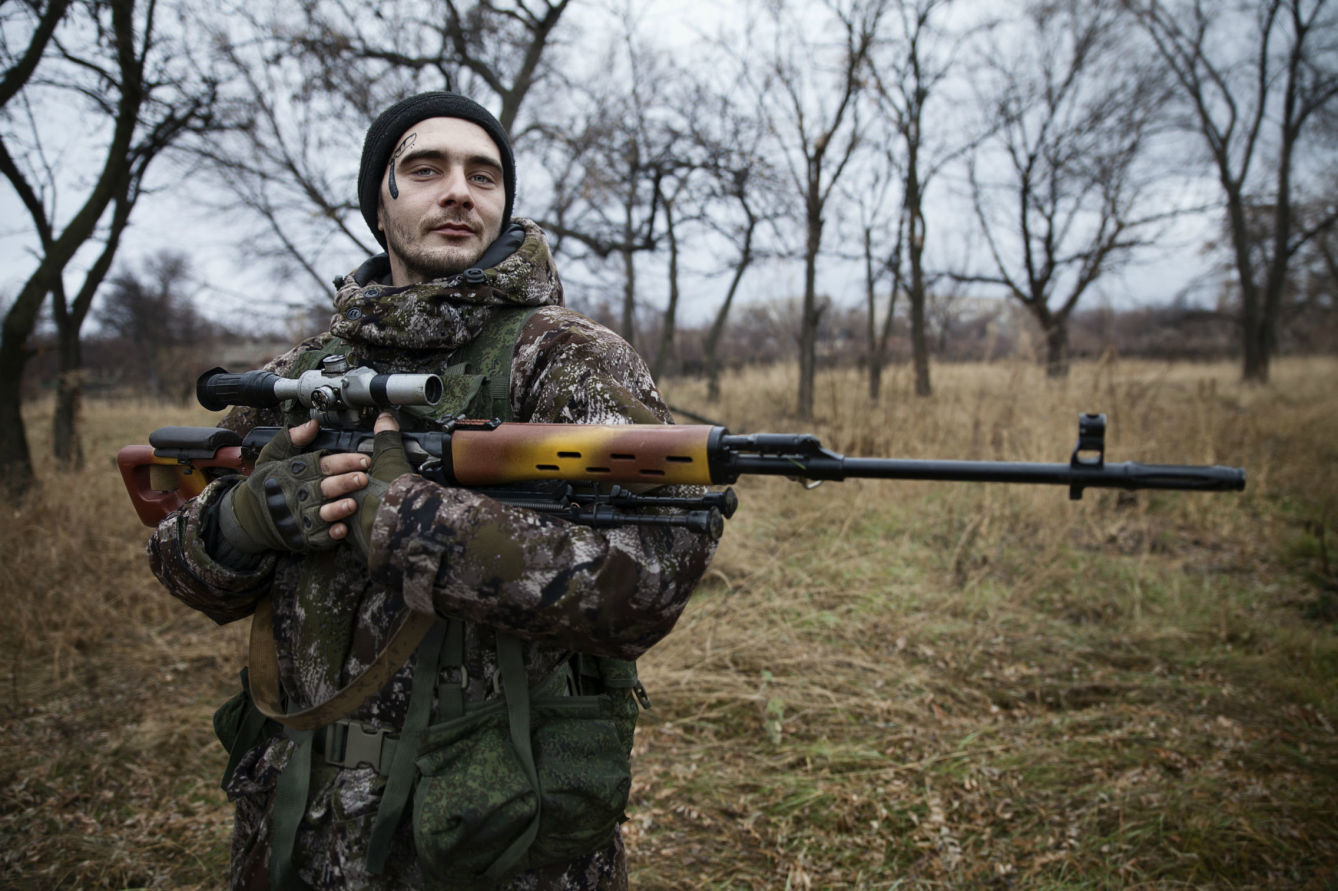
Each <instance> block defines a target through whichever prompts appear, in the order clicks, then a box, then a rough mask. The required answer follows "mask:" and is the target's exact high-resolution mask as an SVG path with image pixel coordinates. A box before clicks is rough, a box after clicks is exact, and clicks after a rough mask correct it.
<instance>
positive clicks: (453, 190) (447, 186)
mask: <svg viewBox="0 0 1338 891" xmlns="http://www.w3.org/2000/svg"><path fill="white" fill-rule="evenodd" d="M437 203H438V204H440V205H442V206H443V207H446V206H449V205H452V204H461V205H464V206H465V207H473V206H474V199H473V195H472V194H471V193H470V191H469V177H468V176H467V175H466V174H465V171H464V169H463V168H460V167H452V168H451V169H450V170H448V171H447V172H446V175H445V176H444V177H443V178H442V183H441V192H440V193H439V194H438V196H437Z"/></svg>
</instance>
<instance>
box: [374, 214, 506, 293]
mask: <svg viewBox="0 0 1338 891" xmlns="http://www.w3.org/2000/svg"><path fill="white" fill-rule="evenodd" d="M385 234H386V249H387V250H389V251H392V252H393V253H394V255H395V256H396V257H398V258H399V260H400V263H401V264H403V266H404V270H405V273H406V274H407V275H408V276H410V277H412V278H414V279H415V280H418V281H432V280H434V279H438V278H444V277H446V276H448V275H455V274H457V273H460V272H464V271H465V270H466V269H469V268H470V267H471V266H473V265H474V264H475V263H477V262H478V260H479V258H480V257H482V256H483V253H484V251H486V250H487V248H488V245H489V244H491V243H492V241H493V240H494V238H495V237H496V235H497V234H498V233H493V237H492V238H489V237H488V233H484V236H483V241H482V243H481V244H478V245H476V246H475V245H469V246H463V245H462V246H460V247H455V246H452V245H437V246H433V247H428V246H426V245H425V244H424V243H423V236H421V235H420V234H419V233H415V232H409V231H407V230H406V229H405V228H402V227H400V226H397V225H395V224H394V223H388V224H387V225H386V227H385Z"/></svg>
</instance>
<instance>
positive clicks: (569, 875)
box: [149, 221, 713, 888]
mask: <svg viewBox="0 0 1338 891" xmlns="http://www.w3.org/2000/svg"><path fill="white" fill-rule="evenodd" d="M522 222H523V225H524V226H525V239H524V243H523V244H522V246H521V247H520V248H519V249H518V250H517V251H516V252H515V253H514V254H512V255H511V256H510V257H508V258H507V259H505V260H504V261H502V262H501V263H499V264H498V265H497V266H496V267H494V268H492V269H489V270H487V271H486V280H485V281H483V282H482V283H477V284H469V283H466V282H465V281H464V280H463V277H462V276H453V277H449V278H445V279H441V280H438V281H436V282H431V283H427V284H421V285H413V286H407V287H389V286H386V285H382V284H377V283H370V284H367V285H363V284H359V282H358V281H357V280H356V279H355V277H354V276H353V275H350V276H348V277H346V278H344V279H343V281H342V283H341V284H340V287H339V289H338V293H337V295H336V297H335V309H336V314H335V315H334V317H333V319H332V322H331V332H330V333H327V334H322V335H319V336H317V337H314V338H311V339H310V340H307V341H305V342H303V343H302V344H299V345H298V346H297V347H295V348H294V349H293V350H290V351H289V352H288V353H286V354H284V355H283V356H280V357H278V358H277V359H275V360H274V361H273V362H271V363H270V364H269V365H268V366H267V367H268V368H269V370H271V371H275V372H276V373H279V374H283V373H284V372H285V371H286V370H289V369H291V368H293V367H294V366H295V365H296V364H297V363H298V362H299V358H300V357H301V355H302V353H304V352H306V351H310V350H320V349H322V347H323V346H324V345H325V344H326V343H327V342H328V340H329V338H330V336H331V334H333V335H336V336H338V337H340V338H341V339H343V340H344V341H346V342H347V343H348V344H349V345H351V347H352V349H351V351H350V353H351V354H350V355H349V360H350V362H351V363H352V364H354V365H370V366H372V367H373V368H375V369H377V370H378V371H381V372H412V373H427V372H433V373H440V372H442V371H443V370H444V369H446V368H447V367H448V366H450V365H451V355H452V353H453V352H454V351H455V350H457V349H458V348H459V347H460V346H461V345H462V344H464V343H467V342H468V341H469V340H471V339H472V338H474V337H476V336H478V335H479V333H480V332H482V331H485V329H486V328H487V325H488V321H489V319H490V318H491V317H492V316H493V315H494V314H495V313H496V312H497V308H498V307H502V306H516V305H519V306H535V307H541V308H540V309H538V311H537V312H535V313H534V314H533V315H532V316H531V317H530V318H529V320H528V321H527V322H526V324H525V326H524V328H523V329H522V330H521V333H520V336H519V339H518V341H517V343H516V348H515V353H514V358H513V363H512V368H511V380H510V407H511V410H512V413H513V416H514V418H515V420H518V421H543V422H562V423H627V422H639V423H670V422H671V418H670V415H669V412H668V410H667V409H666V407H665V405H664V403H663V401H662V400H661V398H660V395H659V393H658V391H657V390H656V388H655V385H654V382H653V381H652V380H651V377H650V375H649V373H648V371H647V370H646V367H645V364H644V363H643V362H642V360H641V358H640V357H639V356H638V355H637V354H636V353H635V351H633V349H632V348H631V347H630V346H629V345H628V344H627V343H626V342H624V341H623V340H622V339H621V338H619V337H618V336H617V335H615V334H613V333H612V332H610V331H609V330H608V329H606V328H603V327H602V326H600V325H597V324H595V323H594V322H592V321H590V320H589V319H586V318H585V317H583V316H581V315H579V314H577V313H574V312H571V311H569V310H567V309H565V308H563V306H562V287H561V283H560V281H559V279H558V276H557V272H556V269H555V267H554V265H553V260H552V257H551V255H550V253H549V251H548V247H547V244H546V243H545V240H544V238H543V233H542V231H541V230H540V229H539V228H538V227H537V226H535V225H534V224H533V223H529V222H524V221H522ZM360 277H362V278H365V276H360ZM475 278H477V277H476V276H475ZM280 423H283V419H282V418H281V417H280V416H279V414H278V412H277V410H272V409H252V408H239V409H234V410H233V411H232V412H231V413H230V414H229V415H228V416H227V417H226V418H225V420H224V422H223V425H224V426H226V427H230V428H232V429H234V430H237V431H239V432H244V431H245V430H249V429H250V428H251V427H253V426H257V425H262V424H269V425H272V424H280ZM229 485H230V483H229V482H228V481H226V480H220V481H216V482H214V483H212V484H210V486H209V487H208V488H207V489H206V490H205V491H204V492H203V493H202V494H201V495H200V496H199V498H197V499H195V500H193V501H191V502H189V503H187V504H186V505H185V506H184V507H183V508H182V509H181V510H180V511H178V512H177V513H175V514H173V515H172V516H170V517H168V518H167V519H165V520H164V521H163V522H162V523H161V524H160V525H159V527H158V529H157V530H156V532H155V534H154V536H153V538H152V540H151V541H150V543H149V554H150V561H151V564H152V567H153V571H154V572H155V574H156V575H157V576H158V578H159V579H160V580H161V581H162V583H163V584H164V585H165V586H166V587H167V589H168V590H169V591H170V592H171V593H172V594H173V595H175V596H176V597H178V598H180V599H181V600H183V601H184V602H186V603H187V604H189V605H190V606H192V607H194V608H196V609H199V610H201V611H203V612H204V613H205V614H206V615H208V616H210V617H211V618H213V619H214V620H215V621H218V622H220V623H221V622H229V621H233V620H235V619H240V618H243V617H245V616H247V615H249V614H250V613H251V612H252V610H253V609H254V606H255V603H256V601H257V600H258V599H259V598H260V597H262V596H264V595H269V596H270V597H271V598H272V603H273V611H274V629H275V638H276V641H277V644H278V657H279V669H280V678H281V683H282V686H283V690H284V693H285V694H286V696H287V698H288V701H289V704H290V709H297V708H303V707H307V706H309V705H312V704H315V703H319V702H322V701H324V700H326V699H328V698H329V697H330V696H331V695H332V694H333V693H334V692H335V691H336V690H338V689H339V688H340V687H342V686H343V685H345V684H347V683H348V681H349V680H350V679H351V678H352V677H353V676H355V675H356V674H357V673H359V672H360V671H361V670H362V669H363V668H364V667H365V666H366V665H367V664H368V663H369V662H370V661H371V660H372V659H373V657H374V656H375V655H376V653H377V652H378V651H379V650H380V649H381V647H382V645H383V643H384V641H385V639H386V637H387V634H388V632H389V631H390V630H391V628H392V627H393V625H394V623H395V621H396V620H397V618H398V617H399V615H400V614H401V612H402V610H403V609H404V607H405V605H406V604H407V605H408V606H409V607H411V608H413V609H416V610H419V611H430V610H431V611H435V612H437V613H438V614H440V615H444V616H448V617H452V618H458V619H463V620H465V621H466V622H467V623H468V624H467V626H466V628H467V631H466V648H465V663H466V668H467V671H468V678H469V686H468V688H467V689H466V699H468V700H478V699H485V698H488V697H490V696H492V695H495V694H494V692H493V691H494V675H495V673H496V670H497V667H496V664H495V663H496V655H495V648H494V639H495V638H494V634H495V629H501V630H504V631H506V632H509V633H512V634H514V635H515V636H516V637H519V638H521V639H522V640H523V641H525V643H526V648H525V654H526V667H527V670H528V671H529V673H530V676H531V679H532V680H538V679H540V678H542V677H543V676H544V675H546V674H547V673H549V672H550V671H551V670H552V669H553V668H554V667H555V666H557V665H559V664H560V663H562V662H563V661H564V660H565V659H567V658H568V657H569V656H570V654H571V653H572V652H574V651H575V652H586V653H594V654H599V655H611V656H618V657H623V658H635V657H637V656H639V655H640V654H641V653H643V652H645V650H646V649H647V648H649V647H650V646H651V645H652V644H654V643H655V642H656V641H657V640H659V639H660V638H662V637H663V636H664V635H665V634H666V633H668V631H669V630H670V628H671V627H672V626H673V624H674V622H675V621H676V620H677V618H678V616H679V614H680V612H681V611H682V609H683V607H684V605H685V603H686V601H687V599H688V597H689V595H690V594H691V592H692V590H693V587H694V586H695V585H696V583H697V581H698V579H699V578H700V577H701V575H702V573H703V572H704V570H705V568H706V565H707V562H708V561H709V559H710V557H711V554H712V552H713V546H712V543H711V542H710V541H709V540H707V539H706V538H705V537H703V536H699V535H697V534H695V533H691V532H687V531H684V530H681V529H675V528H664V527H650V526H625V527H619V528H614V529H594V528H590V527H586V526H577V525H571V524H568V523H566V522H564V521H561V520H555V519H550V518H547V517H544V516H541V515H539V514H536V513H533V512H531V511H528V510H525V509H523V508H518V507H512V506H508V505H503V504H500V503H498V502H496V501H493V500H491V499H489V498H486V497H484V496H481V495H479V494H477V493H474V492H472V491H470V490H467V489H461V488H452V487H445V486H441V485H438V484H436V483H433V482H431V481H429V480H426V479H424V478H422V477H419V476H417V475H412V474H410V475H405V476H404V477H401V478H400V479H399V480H397V481H396V482H395V483H394V484H393V485H392V486H391V487H390V490H389V492H388V493H387V494H386V497H385V498H384V499H383V501H382V503H381V506H380V508H379V510H378V511H377V514H376V518H375V522H374V525H373V529H372V535H371V554H370V558H369V561H368V562H369V565H364V564H363V563H362V561H361V559H360V558H359V556H358V555H357V554H356V552H355V551H354V550H353V549H352V548H351V547H350V546H345V545H341V546H339V547H337V548H336V549H334V550H332V551H327V552H321V553H318V554H315V555H308V556H306V557H301V556H298V555H294V554H286V553H283V554H273V555H270V556H268V557H266V558H265V559H264V560H263V561H262V562H261V564H260V565H259V566H258V567H256V568H255V569H253V570H250V571H238V570H236V569H231V568H229V567H228V566H225V565H223V564H221V563H219V562H217V561H215V560H214V559H213V558H212V557H211V555H210V554H209V553H208V549H207V548H206V546H205V543H204V542H205V535H204V526H205V524H206V523H207V522H210V512H211V511H212V509H213V507H214V505H215V504H216V503H217V501H218V499H219V498H220V497H221V495H222V494H224V493H225V492H226V491H227V488H228V486H229ZM409 689H410V677H409V668H408V666H407V665H406V666H405V667H403V668H401V670H400V672H399V673H398V674H397V675H396V676H395V677H394V678H393V679H392V680H391V682H390V683H388V684H387V685H386V687H385V688H383V689H382V691H381V692H380V693H379V694H378V695H376V696H374V697H372V698H371V699H370V700H368V701H367V702H366V703H364V704H363V705H362V706H361V707H360V708H359V709H358V710H357V711H355V712H354V713H353V714H352V715H351V716H350V717H351V718H352V719H354V720H359V721H361V722H363V723H364V724H367V725H369V726H374V727H383V728H388V729H395V728H398V727H399V725H400V724H401V723H402V720H403V717H404V713H405V708H406V705H407V702H408V694H409ZM291 749H292V744H291V742H289V741H288V740H286V739H284V738H282V737H276V738H271V739H269V740H267V741H265V742H264V743H262V744H261V745H259V746H257V747H256V748H255V749H254V750H253V751H251V752H250V753H248V754H247V755H246V756H245V757H244V758H243V760H242V762H241V764H240V766H239V767H238V769H237V771H236V772H235V774H234V776H233V779H232V781H231V784H230V788H229V789H228V792H229V795H230V797H231V798H232V799H233V800H234V801H236V802H237V805H238V813H237V826H236V831H235V835H234V841H233V884H234V886H235V887H248V886H250V881H251V878H253V877H263V876H264V872H265V867H264V861H265V859H266V856H267V851H266V847H267V846H266V843H265V839H266V838H267V837H268V825H267V820H268V817H267V812H266V808H267V805H268V803H269V798H270V795H271V794H272V790H273V787H274V783H275V779H276V777H277V774H278V772H279V771H280V770H281V769H282V767H283V765H284V764H285V763H286V761H287V759H288V756H289V753H290V752H291ZM383 782H384V781H383V779H382V778H381V777H379V776H378V775H377V774H376V773H375V772H374V771H373V770H372V769H371V768H362V769H352V770H350V769H334V768H329V767H326V768H325V769H323V770H321V771H318V776H314V777H313V781H312V793H311V797H310V800H309V805H308V812H307V815H306V818H305V819H304V821H303V828H302V831H301V833H300V834H299V838H298V855H297V863H298V866H299V871H300V873H301V875H302V877H303V878H304V879H305V880H307V881H308V882H309V883H311V884H312V885H313V886H314V887H317V888H326V887H369V888H376V887H384V888H398V887H417V886H418V884H419V882H420V879H419V876H418V873H417V871H416V869H415V867H414V863H413V855H412V839H411V834H410V833H409V832H408V831H407V828H406V827H401V832H400V833H399V836H398V837H397V838H396V840H395V842H394V843H393V845H392V854H391V857H390V858H389V865H388V867H387V873H386V875H384V876H379V877H372V876H367V875H366V874H365V872H364V871H363V864H362V861H363V859H364V855H365V839H366V836H367V833H368V832H369V830H370V825H371V821H372V819H373V818H374V816H375V812H376V807H377V804H378V802H379V794H380V789H381V786H382V785H383ZM401 854H402V856H400V855H401ZM623 870H624V865H623V863H622V857H621V844H620V842H619V841H618V840H617V839H615V840H614V844H613V846H612V847H610V848H609V849H607V850H605V851H600V852H594V853H592V854H591V855H590V856H589V857H587V858H583V859H582V860H581V861H580V862H578V863H573V864H570V865H569V866H568V867H567V868H565V869H564V868H555V869H553V870H548V871H544V872H543V874H542V875H538V874H534V873H530V874H525V875H522V876H521V877H519V878H517V879H516V880H515V881H514V882H513V883H512V885H511V886H510V887H515V888H550V887H551V888H584V887H612V886H614V885H616V884H618V883H619V878H618V877H619V875H622V874H623ZM622 881H625V879H622Z"/></svg>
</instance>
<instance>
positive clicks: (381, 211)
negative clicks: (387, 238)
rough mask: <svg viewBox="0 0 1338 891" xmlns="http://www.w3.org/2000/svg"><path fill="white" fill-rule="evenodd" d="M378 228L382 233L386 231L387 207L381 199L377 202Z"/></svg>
mask: <svg viewBox="0 0 1338 891" xmlns="http://www.w3.org/2000/svg"><path fill="white" fill-rule="evenodd" d="M376 228H377V229H379V230H380V231H382V232H384V231H386V205H385V202H384V201H382V200H381V199H379V198H378V199H377V201H376Z"/></svg>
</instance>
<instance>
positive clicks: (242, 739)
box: [223, 668, 269, 789]
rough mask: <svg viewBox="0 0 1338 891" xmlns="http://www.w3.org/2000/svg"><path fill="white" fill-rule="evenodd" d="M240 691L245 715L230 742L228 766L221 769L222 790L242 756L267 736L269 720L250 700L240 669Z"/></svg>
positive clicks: (248, 682)
mask: <svg viewBox="0 0 1338 891" xmlns="http://www.w3.org/2000/svg"><path fill="white" fill-rule="evenodd" d="M242 691H243V692H244V693H245V694H246V715H245V716H244V717H243V718H242V726H241V727H239V728H238V729H237V738H236V739H234V740H233V741H232V748H231V749H230V750H229V751H228V766H227V767H225V768H223V788H224V789H227V788H228V783H230V782H232V775H233V774H234V773H236V772H237V765H238V764H240V763H241V760H242V756H243V755H245V754H246V753H247V752H249V751H251V749H253V748H255V746H256V743H258V742H260V740H261V739H262V738H263V737H265V736H268V735H269V731H268V729H267V728H266V727H265V725H266V724H267V723H269V719H268V718H266V717H265V716H264V715H262V714H261V713H260V710H259V709H257V708H256V707H255V703H254V702H253V701H252V700H251V682H250V679H249V678H248V677H247V673H246V669H245V668H243V669H242Z"/></svg>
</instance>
